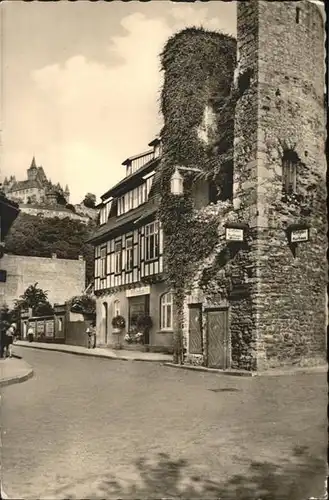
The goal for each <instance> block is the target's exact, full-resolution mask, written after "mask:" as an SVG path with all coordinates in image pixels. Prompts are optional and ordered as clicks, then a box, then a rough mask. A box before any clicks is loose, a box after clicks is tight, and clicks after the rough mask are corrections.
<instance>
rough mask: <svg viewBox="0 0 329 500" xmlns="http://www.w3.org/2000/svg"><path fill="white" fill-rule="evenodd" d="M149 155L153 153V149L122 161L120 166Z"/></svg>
mask: <svg viewBox="0 0 329 500" xmlns="http://www.w3.org/2000/svg"><path fill="white" fill-rule="evenodd" d="M149 146H150V144H149ZM151 153H153V149H149V150H148V151H145V152H144V153H139V154H138V155H134V156H130V157H129V158H127V159H126V160H125V161H123V162H122V163H121V165H129V163H131V162H132V161H134V160H138V158H143V156H146V155H150V154H151Z"/></svg>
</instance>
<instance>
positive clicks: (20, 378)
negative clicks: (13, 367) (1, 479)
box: [0, 368, 34, 498]
mask: <svg viewBox="0 0 329 500" xmlns="http://www.w3.org/2000/svg"><path fill="white" fill-rule="evenodd" d="M33 375H34V373H33V370H32V368H31V369H30V370H28V371H27V373H25V374H24V375H17V376H15V377H10V378H7V379H4V380H0V387H7V386H8V385H12V384H20V383H21V382H25V381H26V380H29V379H30V378H32V377H33ZM1 495H2V492H1ZM2 498H4V497H2Z"/></svg>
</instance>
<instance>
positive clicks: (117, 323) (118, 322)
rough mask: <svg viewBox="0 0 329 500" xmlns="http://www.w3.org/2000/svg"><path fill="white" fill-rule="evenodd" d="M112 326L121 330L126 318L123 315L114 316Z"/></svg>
mask: <svg viewBox="0 0 329 500" xmlns="http://www.w3.org/2000/svg"><path fill="white" fill-rule="evenodd" d="M112 326H113V328H119V329H120V330H123V328H124V327H125V326H126V320H125V319H124V317H123V316H120V315H118V316H115V317H114V318H113V319H112Z"/></svg>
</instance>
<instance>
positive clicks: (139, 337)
mask: <svg viewBox="0 0 329 500" xmlns="http://www.w3.org/2000/svg"><path fill="white" fill-rule="evenodd" d="M135 338H136V341H137V342H142V341H143V338H144V334H143V333H142V332H138V333H136V335H135Z"/></svg>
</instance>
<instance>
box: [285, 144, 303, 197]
mask: <svg viewBox="0 0 329 500" xmlns="http://www.w3.org/2000/svg"><path fill="white" fill-rule="evenodd" d="M298 163H299V159H298V156H297V153H295V152H294V151H286V152H285V154H284V155H283V161H282V182H283V186H282V188H283V191H284V192H285V193H286V194H292V193H295V192H296V188H297V165H298Z"/></svg>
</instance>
